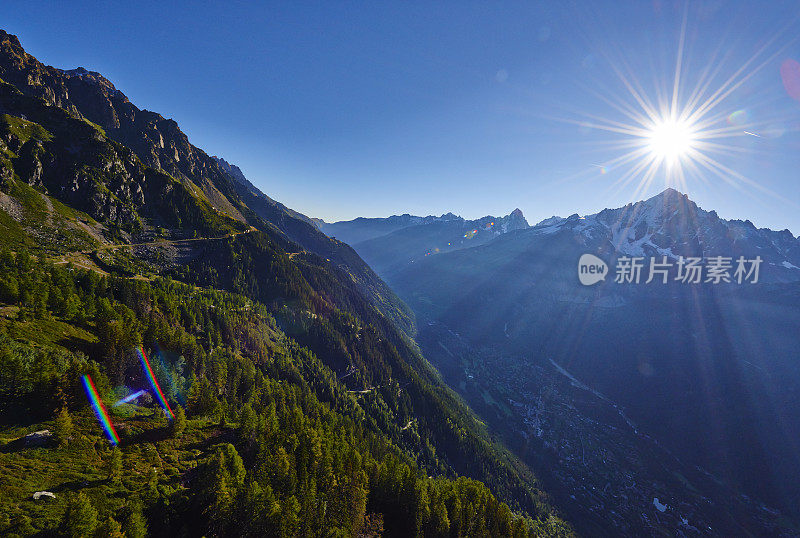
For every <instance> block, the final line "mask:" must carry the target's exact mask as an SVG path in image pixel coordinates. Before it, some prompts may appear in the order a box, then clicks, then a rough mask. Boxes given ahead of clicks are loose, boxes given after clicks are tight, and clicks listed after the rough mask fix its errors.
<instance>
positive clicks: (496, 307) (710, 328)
mask: <svg viewBox="0 0 800 538" xmlns="http://www.w3.org/2000/svg"><path fill="white" fill-rule="evenodd" d="M798 245H800V241H798V239H797V238H794V237H793V236H792V235H791V233H789V232H788V231H784V232H775V231H771V230H764V229H761V230H759V229H756V228H755V227H754V226H753V225H752V224H751V223H749V222H748V221H735V220H734V221H726V220H723V219H720V218H719V217H718V216H717V215H716V213H714V212H713V211H704V210H702V209H701V208H699V207H697V205H696V204H694V203H693V202H691V200H689V199H688V198H687V197H686V196H685V195H682V194H680V193H678V192H676V191H674V190H667V191H665V192H664V193H662V194H660V195H658V196H656V197H654V198H651V199H649V200H646V201H643V202H639V203H636V204H632V205H629V206H626V207H623V208H619V209H609V210H604V211H602V212H600V213H598V214H597V215H589V216H586V217H580V216H578V215H573V216H571V217H569V218H553V219H548V221H546V222H544V223H542V224H540V225H537V226H534V227H532V228H529V229H526V230H519V231H517V232H513V233H509V234H504V235H503V236H500V237H498V238H497V239H496V240H494V241H492V242H489V243H487V244H485V245H482V246H478V247H475V248H470V249H462V250H458V251H455V252H450V253H446V254H442V255H438V256H429V257H427V258H425V259H424V260H421V261H420V262H417V263H414V264H411V265H408V266H407V267H406V268H405V269H403V270H402V271H400V272H399V273H398V274H396V275H391V274H387V277H388V278H389V279H390V283H391V284H393V286H394V287H395V289H397V290H398V292H399V293H400V295H401V297H403V298H404V299H405V300H406V301H408V302H409V304H410V305H411V306H412V307H413V308H414V309H415V312H416V313H417V315H418V317H419V319H420V335H419V341H420V343H421V345H422V348H423V351H424V352H425V354H426V356H427V357H428V358H429V360H431V361H432V362H433V363H434V364H435V365H437V366H438V367H439V368H440V369H442V371H443V373H444V375H445V378H446V379H447V380H448V382H449V383H450V384H451V386H455V387H460V392H461V393H462V395H464V396H465V397H466V398H467V400H468V401H469V402H470V403H471V404H472V405H473V406H474V407H475V408H476V409H478V410H480V412H481V414H482V415H483V416H484V417H485V418H486V419H487V422H489V423H490V424H492V425H494V427H495V428H496V431H500V432H503V434H504V437H505V438H506V440H507V441H508V442H509V443H510V444H511V445H512V446H514V447H515V450H516V451H517V453H518V454H521V455H523V456H524V457H526V459H527V461H529V462H531V463H532V464H534V465H537V467H538V468H539V469H546V468H548V467H549V471H547V473H548V474H549V476H550V479H551V480H552V481H551V482H549V484H550V485H551V486H553V487H554V488H556V489H557V488H558V485H557V484H558V482H562V483H563V480H564V479H565V477H572V479H573V480H574V479H576V478H577V479H579V480H581V481H586V482H584V483H586V484H591V486H592V487H591V488H586V492H585V493H580V492H576V491H574V490H572V491H570V490H566V491H563V492H562V493H561V494H560V495H559V503H560V505H561V506H563V507H565V509H567V510H568V513H569V514H570V515H571V517H572V518H573V520H574V521H576V523H577V524H578V525H579V527H581V528H583V529H584V530H588V531H589V532H592V533H595V532H610V533H618V532H624V533H634V534H638V533H642V532H644V533H652V532H656V531H655V529H657V528H658V527H659V525H662V524H667V525H668V526H671V525H674V527H673V528H672V532H677V531H678V530H679V529H682V528H684V526H683V525H684V524H683V523H682V521H683V519H682V518H685V517H687V516H686V514H688V513H690V512H691V513H692V514H694V515H693V516H692V517H688V519H689V524H691V525H693V526H697V524H698V521H701V522H704V523H703V524H704V525H706V526H710V527H712V528H713V529H715V532H718V533H721V534H727V533H733V534H738V533H741V532H743V531H742V529H741V528H740V527H742V528H746V529H749V531H748V532H754V533H756V534H762V533H777V532H779V531H778V530H777V529H776V527H775V526H774V525H775V521H772V522H769V521H768V520H770V517H769V515H768V514H769V512H768V511H767V512H761V515H759V510H760V508H758V506H759V504H758V503H760V502H766V503H767V505H770V506H773V507H778V508H779V509H780V510H782V511H783V512H785V513H789V514H792V516H793V517H795V518H797V517H798V515H800V514H798V513H797V506H798V505H800V504H799V503H798V500H799V499H800V490H798V488H797V484H798V480H800V450H798V448H797V445H796V441H795V440H796V439H797V435H798V434H800V413H799V412H798V409H800V408H798V405H797V395H798V394H800V370H799V369H798V362H797V349H798V348H800V334H799V333H798V332H797V331H796V330H795V328H796V327H797V326H798V324H800V302H798V298H799V297H800V295H799V293H800V288H798V286H800V270H798V269H797V268H796V267H798V266H800V259H798ZM587 253H589V254H594V255H595V256H598V257H599V258H600V259H602V260H603V261H605V262H606V263H607V264H608V273H607V276H606V278H605V280H601V281H600V282H599V283H597V284H595V285H594V286H583V285H581V284H580V282H579V281H578V278H577V277H578V260H579V258H580V257H581V256H582V255H583V254H587ZM680 256H685V257H688V256H692V257H702V258H705V263H709V260H711V259H713V258H714V257H716V256H724V257H729V258H731V260H732V267H731V269H730V272H729V274H730V276H731V282H730V283H724V282H722V283H720V284H713V283H711V282H705V279H706V276H707V273H703V277H702V278H703V281H701V282H700V283H698V284H693V283H689V282H683V281H681V280H675V279H676V277H678V274H677V271H678V262H679V259H680ZM740 256H743V257H744V258H746V259H753V258H755V257H756V256H760V257H761V259H762V260H763V261H762V264H761V266H760V274H759V281H758V283H755V284H754V283H752V282H751V281H747V280H745V281H744V282H743V283H741V284H738V283H737V282H736V279H735V277H734V276H733V275H734V270H735V269H736V261H735V260H737V258H739V257H740ZM624 257H628V258H630V257H642V258H644V260H643V266H644V267H643V270H642V276H641V280H640V283H639V284H636V283H633V282H615V277H616V274H617V273H616V269H617V267H618V263H619V262H620V260H621V259H622V258H624ZM664 257H666V261H667V263H671V264H672V266H671V267H670V269H669V273H668V280H669V282H668V283H666V284H664V283H662V280H661V276H660V275H659V276H657V277H656V278H655V280H654V281H653V282H650V283H649V284H647V283H645V282H646V280H647V279H648V269H649V262H650V259H651V258H654V259H655V260H656V261H657V262H662V261H664ZM623 261H624V260H623ZM459 349H460V351H459ZM490 364H491V365H493V366H488V365H490ZM509 371H510V372H511V373H510V372H509ZM541 379H550V380H551V381H550V382H542V381H541ZM523 381H524V382H528V383H529V385H528V386H526V387H525V388H524V389H523V388H518V390H519V391H520V392H517V391H514V390H509V389H510V388H511V387H514V386H515V384H516V383H522V382H523ZM554 391H555V392H554ZM514 394H516V396H515V395H514ZM554 394H560V395H561V396H560V397H558V398H556V397H555V396H554ZM508 398H512V399H513V400H514V402H516V403H515V404H514V405H513V406H510V407H509V406H508V404H507V402H508V400H507V399H508ZM492 402H494V403H492ZM579 402H581V403H579ZM618 413H621V416H624V420H623V421H622V422H621V423H618V420H619V418H620V416H619V414H618ZM545 425H546V426H545ZM565 425H568V426H567V427H566V428H565ZM626 430H627V431H626ZM613 431H618V432H619V434H614V435H616V436H617V437H616V438H617V441H622V439H623V437H619V435H622V433H624V434H625V436H629V438H630V441H629V442H628V441H626V443H627V444H628V447H627V448H626V449H624V450H623V449H621V448H620V450H619V451H618V452H616V451H614V450H611V449H610V446H611V445H604V442H601V440H602V439H611V438H614V437H613V436H612V437H608V434H609V432H613ZM520 432H522V433H523V434H524V436H523V435H521V433H520ZM556 432H558V433H556ZM577 432H582V434H581V435H580V436H579V435H576V433H577ZM617 441H615V442H617ZM587 442H588V443H590V446H594V447H595V448H594V450H600V451H601V453H602V454H605V456H604V457H603V458H601V459H599V460H597V459H593V461H594V463H593V465H594V466H593V467H591V468H589V469H586V468H585V467H584V466H582V465H579V464H574V462H575V459H576V458H577V461H585V459H586V458H587V457H588V454H589V449H588V448H586V444H587ZM532 446H533V447H540V448H541V447H544V448H545V450H544V451H542V450H540V448H534V449H533V450H531V447H532ZM609 451H611V452H609ZM663 451H667V452H666V453H667V454H669V458H667V457H666V456H664V452H663ZM548 452H549V453H550V457H544V459H542V458H543V457H542V454H543V453H548ZM614 452H616V454H615V455H613V456H612V453H614ZM626 453H630V454H632V456H631V458H632V459H628V456H623V455H624V454H626ZM526 454H527V456H526ZM665 458H667V459H665ZM670 458H675V460H674V461H673V462H672V463H669V464H668V465H667V464H665V462H667V461H669V459H670ZM537 460H538V463H537ZM670 467H671V468H670ZM676 473H678V474H679V475H680V476H682V477H683V479H681V480H678V481H675V480H674V478H675V476H677V475H676ZM706 473H707V474H706ZM701 475H702V476H701ZM581 476H582V477H583V478H580V477H581ZM703 476H706V477H708V476H711V477H713V481H714V483H715V484H717V485H718V486H719V487H721V488H722V489H717V486H713V485H712V484H711V482H708V481H707V480H706V479H704V478H703ZM670 477H672V478H670ZM704 483H705V484H704ZM628 488H632V490H630V491H626V490H627V489H628ZM698 492H700V493H699V494H698ZM623 495H624V497H623ZM573 496H574V497H573ZM743 496H744V497H743ZM653 498H658V499H660V501H659V503H661V504H656V503H653V502H652V501H653ZM633 499H638V501H637V502H633ZM665 499H668V501H667V500H665ZM703 499H711V504H709V503H708V502H707V501H705V500H703ZM736 499H739V500H738V501H737V500H736ZM742 499H747V501H744V502H745V503H752V504H751V506H750V508H747V507H744V506H741V505H740V502H741V500H742ZM664 503H666V504H668V505H670V506H672V508H671V509H670V510H666V509H665V510H664V511H662V510H661V508H659V506H662V505H663V504H664ZM679 506H684V507H683V508H680V509H679V508H678V507H679ZM589 507H591V508H589ZM722 507H725V508H722ZM609 509H611V510H613V511H614V512H615V513H616V514H620V515H619V516H615V517H612V518H609V517H608V516H607V511H608V510H609ZM640 514H645V515H646V519H641V518H640ZM631 521H633V522H636V526H634V527H633V528H630V527H626V525H628V526H629V525H630V524H631ZM668 521H669V523H667V522H668ZM720 529H725V530H724V531H723V530H720ZM736 529H739V530H736ZM783 532H788V531H783Z"/></svg>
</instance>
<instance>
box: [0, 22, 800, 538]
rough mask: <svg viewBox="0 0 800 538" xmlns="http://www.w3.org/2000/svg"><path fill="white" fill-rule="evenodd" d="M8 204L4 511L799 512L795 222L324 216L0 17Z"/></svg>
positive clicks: (66, 525)
mask: <svg viewBox="0 0 800 538" xmlns="http://www.w3.org/2000/svg"><path fill="white" fill-rule="evenodd" d="M259 183H260V182H259ZM0 233H1V234H2V235H3V238H4V242H3V245H2V248H0V314H2V316H0V470H2V472H3V476H4V477H6V479H5V480H4V482H3V483H2V484H0V533H3V534H16V535H36V534H40V535H48V534H52V533H55V532H61V531H62V530H67V531H68V532H71V533H72V534H73V535H109V536H112V535H114V536H119V535H121V534H122V533H123V532H124V533H125V535H128V536H144V535H146V534H148V533H149V534H150V535H158V536H160V535H175V534H176V533H177V534H182V535H208V536H226V535H259V536H260V535H284V536H291V535H317V534H320V533H321V532H322V531H324V532H326V533H328V535H344V536H382V535H385V536H412V535H425V536H571V535H574V534H585V535H587V536H620V535H622V536H642V535H664V534H666V535H678V536H690V535H720V536H739V535H745V536H746V535H753V536H762V535H771V536H793V535H798V528H800V526H798V524H797V521H798V520H800V512H798V509H797V507H798V506H800V487H799V486H798V484H800V449H798V446H797V441H796V440H797V439H798V438H800V405H798V404H800V365H799V363H798V361H797V349H800V333H798V331H797V327H798V326H800V307H798V305H800V240H798V238H796V237H794V236H793V235H792V234H791V232H789V231H788V230H784V231H773V230H768V229H763V228H762V229H759V228H756V227H755V226H754V225H753V224H752V223H751V222H749V221H747V220H725V219H722V218H720V217H719V216H718V215H717V214H716V213H715V212H714V211H707V210H704V209H702V208H700V207H698V206H697V204H695V203H694V202H692V201H691V200H690V199H689V197H688V196H687V195H685V194H682V193H679V192H678V191H676V190H674V189H667V190H666V191H664V192H662V193H661V194H659V195H657V196H655V197H653V198H650V199H648V200H643V201H639V202H636V203H632V204H628V205H626V206H625V207H621V208H617V209H606V210H603V211H601V212H599V213H597V214H594V215H584V216H580V215H577V214H574V215H572V216H569V217H557V216H554V217H551V218H549V219H546V220H544V221H542V222H540V223H538V224H536V225H534V226H530V225H529V224H528V222H527V220H526V219H525V217H524V216H523V214H522V212H521V211H520V210H519V209H515V210H514V211H512V212H511V213H510V214H509V215H507V216H505V217H493V216H486V217H483V218H480V219H476V220H468V219H464V218H462V217H459V216H456V215H454V214H453V213H447V214H444V215H441V216H427V217H419V216H413V215H410V214H404V215H396V216H391V217H388V218H357V219H354V220H351V221H345V222H335V223H326V222H324V221H323V220H320V219H316V218H312V217H309V216H306V215H304V214H302V213H300V212H298V211H296V210H293V209H291V208H288V207H286V206H285V205H283V204H281V203H280V202H279V201H276V200H274V199H273V198H271V197H270V196H268V195H267V194H265V193H264V192H262V191H261V190H260V189H259V188H257V187H256V186H255V185H254V184H253V183H252V182H251V181H249V180H248V179H247V177H246V176H245V174H244V173H243V172H242V170H241V169H239V167H237V166H236V165H235V164H232V163H229V162H228V161H226V160H225V159H224V158H222V157H219V156H212V155H209V154H207V153H206V152H205V151H203V150H202V149H200V148H197V147H196V146H194V145H192V144H191V142H190V141H189V139H188V137H187V136H186V135H185V134H184V133H183V132H182V131H181V130H180V128H179V126H178V124H177V123H176V122H175V121H173V120H170V119H167V118H165V117H164V116H162V115H160V114H158V113H155V112H151V111H147V110H141V109H139V108H138V107H136V106H135V105H134V104H133V103H131V102H130V101H129V99H128V98H127V97H126V96H125V95H124V93H123V92H121V91H120V90H118V89H117V88H116V87H115V86H114V84H113V83H112V82H111V81H109V80H107V79H106V78H105V77H103V76H102V75H101V74H99V73H96V72H93V71H89V70H87V69H84V68H77V69H70V70H63V69H58V68H55V67H50V66H46V65H44V64H42V63H41V62H39V61H38V60H37V59H36V58H34V57H33V56H31V55H30V54H28V53H27V52H25V50H24V49H23V47H22V45H21V44H20V42H19V40H18V39H17V38H16V37H15V36H13V35H11V34H8V33H6V32H4V31H2V30H0ZM586 254H591V255H592V256H594V257H595V259H596V260H599V262H596V263H602V264H604V265H605V266H606V268H605V270H604V271H605V272H604V273H603V275H604V277H602V278H599V279H598V280H597V281H596V282H594V283H593V284H591V285H583V284H582V283H581V281H580V279H579V275H580V271H581V267H580V264H581V263H582V262H580V260H581V259H582V256H584V255H586ZM718 257H724V258H725V259H727V260H729V263H730V265H731V267H730V269H729V276H730V278H728V279H727V280H723V281H721V282H719V283H718V284H717V283H713V282H710V281H709V282H707V281H705V277H706V275H708V273H703V278H701V279H700V281H699V282H697V283H693V282H687V281H685V279H684V280H682V279H681V278H680V271H682V268H683V267H684V266H683V264H684V262H685V260H687V259H689V258H697V259H698V260H699V261H700V263H701V264H702V265H703V266H704V267H707V266H708V265H709V264H712V263H713V262H714V260H715V259H717V261H720V260H719V259H718ZM739 258H741V259H744V260H748V261H749V262H752V260H756V259H757V260H759V261H760V265H759V266H758V268H759V271H758V278H757V279H756V278H755V275H754V274H752V273H751V274H749V277H748V278H745V279H744V281H742V282H738V281H737V279H736V277H735V276H734V270H735V269H736V264H737V260H738V259H739ZM632 260H639V261H641V263H642V275H643V278H641V280H640V281H639V282H634V281H632V280H631V279H628V280H626V279H625V278H618V277H619V268H620V267H623V266H624V264H625V263H627V262H631V261H632ZM651 260H652V261H653V262H658V263H660V264H663V265H664V266H667V267H668V268H669V269H668V271H667V273H666V275H665V277H664V278H665V280H664V281H662V280H661V275H659V276H658V277H657V278H656V279H655V281H653V282H649V283H648V282H646V280H647V272H648V269H649V267H651V266H650V265H649V264H650V263H651ZM597 267H599V265H597ZM147 356H149V357H150V360H149V362H148V361H147V359H146V357H147ZM87 379H90V380H93V381H89V382H87V381H86V380H87ZM158 383H160V386H158ZM89 386H91V387H93V388H94V391H95V393H96V397H95V399H94V400H93V399H92V393H91V391H89V390H88V389H87V388H86V387H89ZM162 389H163V390H162ZM87 395H88V396H89V398H88V399H87ZM137 395H138V396H137ZM159 396H160V397H161V398H159ZM139 398H141V399H139ZM162 400H163V403H162ZM98 402H99V403H98ZM97 418H100V419H101V420H100V421H98V420H97ZM107 424H111V426H112V428H111V429H109V428H108V425H107ZM113 427H116V431H113ZM112 431H113V435H111V434H110V433H109V432H112ZM103 432H106V434H109V435H108V436H107V437H104V436H103ZM115 437H116V440H115ZM47 493H49V495H47ZM50 495H52V497H51V496H50ZM567 522H569V523H567Z"/></svg>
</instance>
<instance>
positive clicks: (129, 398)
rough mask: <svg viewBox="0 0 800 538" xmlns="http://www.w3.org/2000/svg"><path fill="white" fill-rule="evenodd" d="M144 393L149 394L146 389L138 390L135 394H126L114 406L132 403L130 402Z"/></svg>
mask: <svg viewBox="0 0 800 538" xmlns="http://www.w3.org/2000/svg"><path fill="white" fill-rule="evenodd" d="M144 394H147V391H146V390H140V391H138V392H134V393H133V394H131V395H129V396H125V397H124V398H122V399H121V400H120V401H118V402H117V403H115V404H114V407H117V406H119V405H122V404H126V403H130V402H132V401H134V400H135V399H137V398H138V397H139V396H142V395H144Z"/></svg>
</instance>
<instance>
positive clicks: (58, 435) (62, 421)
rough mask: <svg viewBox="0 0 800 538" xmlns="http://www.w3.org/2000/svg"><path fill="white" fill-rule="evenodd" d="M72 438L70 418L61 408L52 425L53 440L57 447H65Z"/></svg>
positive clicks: (64, 408)
mask: <svg viewBox="0 0 800 538" xmlns="http://www.w3.org/2000/svg"><path fill="white" fill-rule="evenodd" d="M71 436H72V418H71V417H70V416H69V412H68V411H67V408H66V407H62V408H61V409H60V410H59V411H58V414H57V415H56V420H55V424H53V438H54V439H55V441H56V443H57V444H58V446H61V447H63V446H66V445H67V444H68V443H69V439H70V437H71Z"/></svg>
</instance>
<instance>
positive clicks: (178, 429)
mask: <svg viewBox="0 0 800 538" xmlns="http://www.w3.org/2000/svg"><path fill="white" fill-rule="evenodd" d="M185 430H186V411H184V410H183V406H180V405H178V406H176V407H175V416H174V417H173V419H172V432H171V433H172V436H173V437H176V438H177V437H180V436H182V435H183V432H184V431H185Z"/></svg>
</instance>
